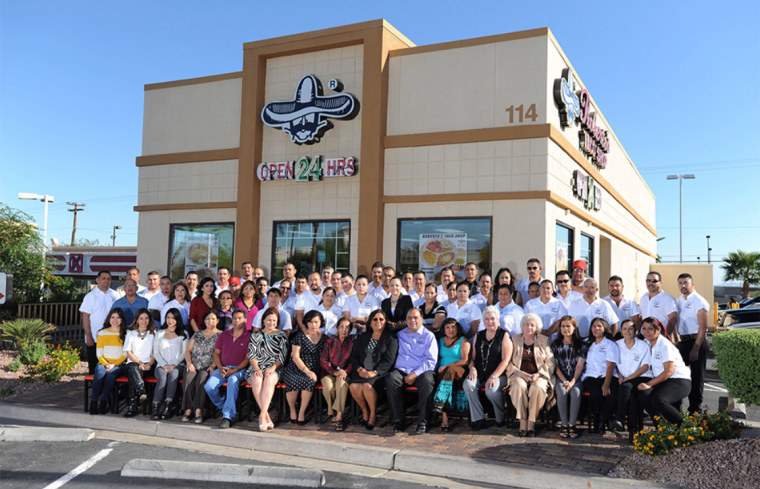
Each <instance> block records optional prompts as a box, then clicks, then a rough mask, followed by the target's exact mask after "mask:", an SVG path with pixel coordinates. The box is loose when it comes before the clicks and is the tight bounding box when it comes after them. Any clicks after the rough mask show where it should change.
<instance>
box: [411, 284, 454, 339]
mask: <svg viewBox="0 0 760 489" xmlns="http://www.w3.org/2000/svg"><path fill="white" fill-rule="evenodd" d="M424 297H425V302H423V303H422V304H420V307H419V309H420V312H421V313H422V325H423V326H425V327H426V328H427V329H429V330H430V331H432V332H433V333H435V335H436V337H438V336H439V334H441V333H442V331H441V325H443V320H444V319H446V308H445V307H443V306H442V305H440V304H438V300H437V299H438V292H437V290H436V288H435V284H434V283H432V282H428V283H427V284H425V292H424ZM459 326H460V327H461V324H460V325H459Z"/></svg>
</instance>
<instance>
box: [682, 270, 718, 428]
mask: <svg viewBox="0 0 760 489" xmlns="http://www.w3.org/2000/svg"><path fill="white" fill-rule="evenodd" d="M678 288H679V289H680V290H681V297H679V298H678V336H679V337H680V338H681V341H680V342H679V343H678V351H680V352H681V358H683V361H684V363H685V364H686V365H688V366H689V368H690V369H691V392H690V393H689V412H690V413H695V412H697V411H699V410H701V409H702V393H703V391H704V389H705V370H706V368H707V343H706V342H705V336H706V335H707V314H708V312H709V311H710V303H709V302H707V300H706V299H705V298H704V297H702V296H701V295H699V294H698V293H697V291H696V290H695V288H694V279H693V278H692V276H691V275H689V274H688V273H682V274H681V275H679V276H678Z"/></svg>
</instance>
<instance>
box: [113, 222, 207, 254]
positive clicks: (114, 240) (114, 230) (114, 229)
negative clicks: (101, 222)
mask: <svg viewBox="0 0 760 489" xmlns="http://www.w3.org/2000/svg"><path fill="white" fill-rule="evenodd" d="M117 229H121V226H114V227H113V234H112V235H111V239H112V240H113V241H112V242H111V246H116V230H117ZM209 249H211V248H209Z"/></svg>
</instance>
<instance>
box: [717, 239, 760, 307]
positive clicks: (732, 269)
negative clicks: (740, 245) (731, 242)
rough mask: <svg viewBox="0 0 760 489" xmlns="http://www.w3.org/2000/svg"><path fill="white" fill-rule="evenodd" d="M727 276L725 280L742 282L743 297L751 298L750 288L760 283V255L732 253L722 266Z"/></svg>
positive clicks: (740, 251)
mask: <svg viewBox="0 0 760 489" xmlns="http://www.w3.org/2000/svg"><path fill="white" fill-rule="evenodd" d="M720 267H721V268H722V269H723V271H724V272H725V275H724V277H723V280H726V281H731V280H741V281H742V297H744V298H745V299H746V298H747V297H749V286H750V285H756V284H759V283H760V253H757V252H749V253H745V252H743V251H742V250H736V251H732V252H731V253H729V254H728V256H727V257H726V258H725V259H724V260H723V265H721V266H720Z"/></svg>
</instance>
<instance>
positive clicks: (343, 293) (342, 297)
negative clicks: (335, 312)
mask: <svg viewBox="0 0 760 489" xmlns="http://www.w3.org/2000/svg"><path fill="white" fill-rule="evenodd" d="M340 289H341V290H340V293H339V294H338V295H336V296H335V304H336V305H338V306H340V308H341V309H343V306H345V305H346V300H347V299H348V298H349V297H351V296H352V295H354V294H356V291H355V290H354V276H353V275H351V274H350V273H349V272H346V273H344V274H343V275H342V276H341V277H340ZM335 290H338V289H335Z"/></svg>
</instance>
